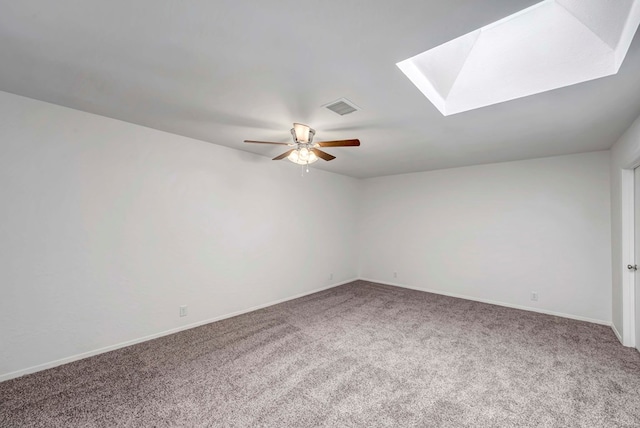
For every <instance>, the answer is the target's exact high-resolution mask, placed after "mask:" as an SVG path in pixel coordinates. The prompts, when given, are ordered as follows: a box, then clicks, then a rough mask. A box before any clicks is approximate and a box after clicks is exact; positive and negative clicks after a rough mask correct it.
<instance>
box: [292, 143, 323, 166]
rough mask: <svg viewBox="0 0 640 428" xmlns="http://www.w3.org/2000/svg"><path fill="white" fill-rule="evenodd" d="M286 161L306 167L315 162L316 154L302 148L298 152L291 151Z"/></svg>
mask: <svg viewBox="0 0 640 428" xmlns="http://www.w3.org/2000/svg"><path fill="white" fill-rule="evenodd" d="M287 159H289V160H290V161H291V162H293V163H297V164H298V165H308V164H310V163H314V162H315V161H317V160H318V156H316V154H315V153H313V152H312V151H311V150H309V149H307V148H305V147H302V148H300V149H298V150H294V151H292V152H291V154H290V155H289V156H287Z"/></svg>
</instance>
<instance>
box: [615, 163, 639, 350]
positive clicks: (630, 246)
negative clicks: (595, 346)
mask: <svg viewBox="0 0 640 428" xmlns="http://www.w3.org/2000/svg"><path fill="white" fill-rule="evenodd" d="M636 168H640V157H639V158H637V159H634V160H633V162H631V163H629V164H627V166H625V167H624V168H622V169H621V170H620V171H621V181H620V183H621V196H622V198H621V199H622V200H621V203H622V206H621V211H622V230H621V232H622V260H621V261H622V266H619V267H617V268H618V269H622V328H623V332H622V336H623V337H622V344H623V345H624V346H629V347H637V346H638V345H640V344H637V343H636V315H638V316H640V314H636V313H635V312H636V307H635V303H636V284H635V277H636V275H640V271H638V272H635V273H633V272H629V270H628V269H627V267H626V266H627V265H628V264H636V261H635V260H636V248H635V214H636V212H635V210H636V207H635V177H634V174H635V171H634V170H635V169H636ZM637 209H640V207H637ZM637 251H638V252H640V249H638V250H637ZM614 268H615V267H614Z"/></svg>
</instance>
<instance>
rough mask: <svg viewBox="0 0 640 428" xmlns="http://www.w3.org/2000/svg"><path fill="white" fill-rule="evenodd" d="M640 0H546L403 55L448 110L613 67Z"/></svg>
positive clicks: (411, 73)
mask: <svg viewBox="0 0 640 428" xmlns="http://www.w3.org/2000/svg"><path fill="white" fill-rule="evenodd" d="M639 23H640V0H544V1H542V2H540V3H538V4H536V5H534V6H532V7H530V8H527V9H524V10H522V11H520V12H518V13H515V14H513V15H511V16H508V17H506V18H504V19H502V20H500V21H497V22H494V23H492V24H489V25H487V26H485V27H482V28H480V29H478V30H475V31H472V32H471V33H468V34H466V35H464V36H461V37H458V38H457V39H454V40H451V41H449V42H447V43H444V44H442V45H440V46H436V47H435V48H433V49H430V50H428V51H425V52H423V53H421V54H418V55H416V56H414V57H412V58H409V59H406V60H404V61H401V62H399V63H398V64H397V66H398V67H399V68H400V70H402V72H403V73H404V74H405V75H406V76H407V77H408V78H409V79H410V80H411V81H412V82H413V84H414V85H415V86H416V87H417V88H418V89H419V90H420V91H421V92H422V93H423V94H424V95H425V96H426V97H427V98H428V99H429V100H430V101H431V102H432V103H433V104H434V106H435V107H436V108H437V109H438V110H440V112H441V113H442V114H443V115H445V116H447V115H450V114H455V113H460V112H463V111H467V110H472V109H476V108H480V107H484V106H488V105H492V104H496V103H500V102H504V101H508V100H512V99H515V98H521V97H525V96H528V95H532V94H537V93H540V92H545V91H549V90H552V89H557V88H561V87H564V86H569V85H573V84H576V83H580V82H585V81H588V80H593V79H597V78H600V77H604V76H609V75H612V74H616V73H617V72H618V70H619V69H620V66H621V65H622V61H623V60H624V57H625V56H626V54H627V51H628V49H629V46H630V45H631V41H632V39H633V36H634V34H635V32H636V30H637V28H638V24H639Z"/></svg>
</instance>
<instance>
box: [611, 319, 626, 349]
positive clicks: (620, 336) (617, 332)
mask: <svg viewBox="0 0 640 428" xmlns="http://www.w3.org/2000/svg"><path fill="white" fill-rule="evenodd" d="M611 330H613V333H614V334H615V335H616V337H617V338H618V340H619V341H620V343H621V344H623V345H624V341H623V340H622V335H621V334H620V332H619V331H618V329H617V328H616V325H615V324H614V323H611Z"/></svg>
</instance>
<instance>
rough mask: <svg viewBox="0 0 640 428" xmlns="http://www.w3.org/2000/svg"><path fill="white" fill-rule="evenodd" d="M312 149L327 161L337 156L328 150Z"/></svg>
mask: <svg viewBox="0 0 640 428" xmlns="http://www.w3.org/2000/svg"><path fill="white" fill-rule="evenodd" d="M311 151H312V152H313V153H315V154H316V156H318V157H319V158H322V159H324V160H326V161H330V160H334V159H335V158H336V157H335V156H333V155H330V154H329V153H327V152H323V151H322V150H318V149H311Z"/></svg>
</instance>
